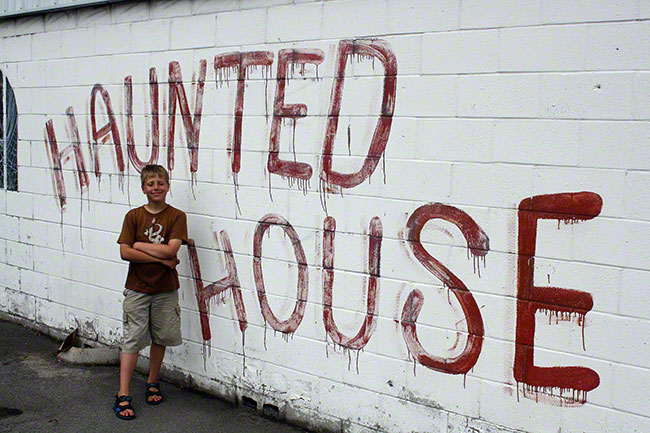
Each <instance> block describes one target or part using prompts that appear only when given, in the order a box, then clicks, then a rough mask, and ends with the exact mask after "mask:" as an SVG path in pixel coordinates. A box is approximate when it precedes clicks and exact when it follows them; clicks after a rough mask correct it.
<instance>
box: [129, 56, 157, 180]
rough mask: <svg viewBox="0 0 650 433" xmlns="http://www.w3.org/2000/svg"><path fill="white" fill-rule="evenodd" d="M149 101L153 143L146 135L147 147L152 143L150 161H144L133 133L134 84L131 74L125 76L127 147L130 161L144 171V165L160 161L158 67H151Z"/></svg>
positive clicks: (136, 167)
mask: <svg viewBox="0 0 650 433" xmlns="http://www.w3.org/2000/svg"><path fill="white" fill-rule="evenodd" d="M149 101H150V104H151V143H149V136H148V135H147V136H146V139H147V142H146V144H147V147H149V145H151V155H150V156H149V160H148V161H142V160H141V159H140V158H139V157H138V153H137V150H136V147H135V138H134V133H133V84H132V79H131V76H130V75H129V76H128V77H125V78H124V105H125V109H124V111H125V114H126V149H127V153H128V155H129V161H131V164H132V165H133V167H135V169H136V170H137V171H138V173H139V172H140V171H142V167H144V166H145V165H147V164H156V163H158V153H159V149H160V119H159V118H158V76H157V74H156V68H151V69H149Z"/></svg>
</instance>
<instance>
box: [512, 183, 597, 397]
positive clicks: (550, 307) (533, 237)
mask: <svg viewBox="0 0 650 433" xmlns="http://www.w3.org/2000/svg"><path fill="white" fill-rule="evenodd" d="M602 205H603V201H602V199H601V197H600V196H599V195H598V194H596V193H593V192H577V193H560V194H548V195H539V196H534V197H531V198H527V199H524V200H522V201H521V203H520V204H519V212H518V220H519V238H518V257H517V331H516V341H515V342H516V344H515V359H514V377H515V380H516V381H517V382H520V383H523V384H524V385H525V386H526V387H527V389H529V390H533V391H535V392H537V391H540V390H542V391H546V390H550V391H552V390H553V389H556V390H559V393H560V395H561V394H562V393H563V392H572V395H573V398H572V399H573V400H576V401H579V402H582V403H584V402H585V401H586V394H587V392H588V391H591V390H592V389H594V388H596V387H597V386H598V385H599V384H600V377H599V376H598V373H596V372H595V371H594V370H592V369H590V368H586V367H573V366H570V367H537V366H535V362H534V356H535V347H534V343H535V313H536V312H537V311H538V310H539V311H546V312H548V313H549V314H556V315H557V316H558V317H562V316H568V317H571V316H574V315H575V317H576V318H577V321H578V324H582V325H583V326H584V319H585V315H586V314H587V312H588V311H590V310H591V308H592V307H593V300H592V298H591V295H590V294H589V293H586V292H581V291H578V290H572V289H564V288H558V287H539V286H535V284H534V272H535V249H536V245H537V221H538V220H540V219H550V220H558V221H564V222H567V223H569V222H570V223H575V222H580V221H587V220H590V219H592V218H595V217H596V216H598V215H599V214H600V211H601V208H602ZM583 332H584V331H583Z"/></svg>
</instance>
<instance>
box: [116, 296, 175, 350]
mask: <svg viewBox="0 0 650 433" xmlns="http://www.w3.org/2000/svg"><path fill="white" fill-rule="evenodd" d="M122 308H123V310H124V316H123V331H124V343H123V344H122V352H124V353H138V352H139V351H140V350H142V349H144V348H145V347H146V346H148V345H150V344H151V343H152V342H153V343H156V344H159V345H161V346H178V345H180V344H181V343H182V342H183V339H182V336H181V307H180V306H179V305H178V290H173V291H171V292H165V293H159V294H157V295H147V294H145V293H140V292H136V291H135V290H131V289H124V303H123V305H122Z"/></svg>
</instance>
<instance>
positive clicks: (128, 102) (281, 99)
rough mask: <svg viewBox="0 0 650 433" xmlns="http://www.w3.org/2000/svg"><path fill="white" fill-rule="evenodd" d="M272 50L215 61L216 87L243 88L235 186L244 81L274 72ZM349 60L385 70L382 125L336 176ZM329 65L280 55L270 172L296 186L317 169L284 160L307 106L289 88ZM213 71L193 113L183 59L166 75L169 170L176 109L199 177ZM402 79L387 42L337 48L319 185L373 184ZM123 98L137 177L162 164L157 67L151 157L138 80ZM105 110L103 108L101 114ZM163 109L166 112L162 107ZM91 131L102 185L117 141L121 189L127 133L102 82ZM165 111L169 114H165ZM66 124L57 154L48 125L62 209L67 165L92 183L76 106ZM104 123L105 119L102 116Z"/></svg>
mask: <svg viewBox="0 0 650 433" xmlns="http://www.w3.org/2000/svg"><path fill="white" fill-rule="evenodd" d="M273 57H274V56H273V53H272V52H270V51H248V52H232V53H225V54H218V55H216V56H215V58H214V62H213V67H214V71H215V74H216V76H217V80H216V85H217V86H219V85H220V83H222V82H223V79H224V77H226V76H228V75H229V74H230V73H234V74H235V75H236V77H237V78H236V79H237V90H236V95H235V104H234V112H233V117H234V129H233V131H234V132H233V136H232V142H231V143H230V144H229V153H230V159H231V164H230V165H231V172H232V175H233V179H234V180H235V183H236V182H237V174H238V173H239V171H240V169H241V148H242V128H243V123H244V97H245V89H246V80H247V78H248V74H249V73H250V71H251V70H253V69H255V68H258V67H262V68H264V70H265V71H267V72H266V74H267V75H268V70H269V69H270V68H271V66H272V64H273V61H274V58H273ZM350 58H356V59H357V60H359V61H362V60H371V61H373V64H374V61H375V60H377V61H378V62H379V63H381V64H382V66H383V69H384V80H383V97H382V101H381V108H380V111H379V115H378V119H377V124H376V127H375V130H374V133H373V135H372V138H371V140H370V144H369V147H368V151H367V154H366V157H365V159H364V162H363V164H362V166H361V168H360V169H359V170H358V171H356V172H353V173H342V172H337V171H335V170H334V169H333V168H332V151H333V148H334V141H335V137H336V134H337V130H338V122H339V114H340V111H341V103H342V99H343V89H344V83H345V74H346V64H347V62H348V60H349V59H350ZM323 60H324V53H323V52H322V51H321V50H319V49H283V50H280V51H279V52H278V59H277V73H276V91H275V97H274V102H273V118H272V123H271V132H270V136H269V148H268V158H267V169H268V172H269V173H273V174H276V175H279V176H282V177H284V178H287V179H289V180H290V182H294V181H297V182H301V183H302V185H303V187H304V188H306V183H307V182H308V181H309V180H310V179H311V178H312V176H313V168H312V167H311V166H310V165H309V164H307V163H305V162H300V161H295V160H294V161H291V160H284V159H281V158H280V134H281V131H282V125H283V121H284V120H287V121H288V122H291V123H293V125H294V127H295V122H296V121H297V120H298V119H300V118H303V117H305V116H307V106H306V105H305V104H287V103H285V89H286V85H287V80H288V79H289V78H290V77H289V76H288V75H289V74H290V71H293V70H294V69H295V68H296V67H298V68H299V70H303V71H304V68H305V66H306V65H308V64H311V65H315V66H316V67H318V65H320V64H321V63H322V62H323ZM206 72H207V61H206V60H205V59H202V60H200V62H199V71H198V76H197V77H196V80H195V81H194V83H193V84H195V95H194V98H193V100H194V108H193V110H191V109H190V103H189V102H188V97H187V92H186V90H185V86H184V84H183V77H182V74H181V68H180V65H179V63H178V62H176V61H172V62H170V63H169V71H168V80H167V82H168V95H169V99H168V103H167V105H166V109H167V113H166V114H167V118H168V120H167V131H166V133H164V135H163V142H162V145H164V146H167V168H168V169H169V171H170V173H171V172H172V171H173V170H174V137H175V129H176V118H177V116H176V114H177V110H178V112H179V114H180V117H181V118H182V124H183V128H184V130H185V140H186V144H187V149H188V152H189V161H190V164H189V169H190V174H191V175H192V176H194V174H195V173H196V172H197V170H198V168H199V158H198V154H199V152H198V151H199V142H200V135H201V115H202V111H203V93H204V87H205V78H206ZM396 80H397V60H396V58H395V55H394V53H393V51H392V50H391V48H390V46H389V44H388V43H387V42H385V41H382V40H377V39H371V40H363V39H359V40H342V41H340V42H339V45H338V54H337V59H336V63H335V71H334V80H333V83H332V89H331V96H330V104H329V113H328V116H327V120H326V122H327V123H326V128H325V137H324V140H323V148H322V153H321V163H320V166H321V169H320V175H319V177H320V182H321V183H320V185H321V187H322V190H327V191H338V190H340V189H341V188H352V187H355V186H357V185H359V184H361V183H362V182H363V181H364V180H366V179H368V177H370V175H372V173H373V172H374V171H375V169H376V167H377V164H378V163H379V160H380V158H381V156H382V155H383V154H384V150H385V148H386V144H387V142H388V137H389V134H390V129H391V124H392V118H393V113H394V111H395V94H396ZM124 99H125V110H124V116H125V118H126V119H125V122H124V123H125V129H126V134H125V136H124V137H125V140H126V151H127V158H128V161H129V162H130V163H131V165H132V166H133V167H134V168H135V169H136V170H137V171H138V172H139V171H140V170H141V169H142V167H144V166H145V165H146V164H153V163H157V162H158V159H159V155H160V147H161V131H160V129H161V128H160V115H161V113H160V101H159V83H158V77H157V72H156V69H155V68H151V69H150V71H149V101H150V114H151V116H150V117H151V125H150V128H149V130H150V133H151V138H150V137H149V135H148V134H147V135H146V137H147V145H148V146H150V148H151V150H150V155H149V159H147V160H143V159H141V158H140V156H139V155H138V153H137V150H136V145H135V138H134V135H135V134H134V130H133V84H132V77H131V76H127V77H125V78H124ZM98 108H99V110H98ZM164 108H165V107H163V109H164ZM89 112H90V132H89V135H90V137H89V140H88V141H89V147H90V153H91V158H92V164H93V168H94V174H95V176H96V178H97V179H98V180H99V179H100V177H101V174H102V171H101V163H100V158H99V148H98V146H99V145H101V144H107V143H112V144H113V147H114V155H115V159H116V166H117V171H118V174H119V175H120V185H122V176H123V174H124V173H125V171H126V164H127V162H125V157H124V152H123V145H122V136H121V134H120V130H119V126H118V122H117V120H116V116H115V112H114V110H113V103H112V99H111V96H110V94H109V92H108V91H107V90H106V89H105V88H104V87H103V86H102V85H101V84H96V85H95V86H94V87H93V88H92V91H91V93H90V107H89ZM99 112H103V113H105V118H106V123H105V124H103V125H100V124H98V113H99ZM163 114H164V113H163ZM66 115H67V119H68V124H67V130H68V131H69V134H70V144H69V145H68V146H66V147H65V148H63V149H59V146H58V142H57V137H56V134H55V131H54V125H53V122H52V120H48V121H47V122H46V124H45V141H46V148H47V151H48V156H49V159H50V166H51V167H52V170H53V174H54V175H53V186H54V190H55V194H56V195H57V197H58V201H59V205H60V206H61V208H62V209H63V208H64V207H65V205H66V200H67V197H66V188H65V181H64V177H63V172H62V166H63V163H65V162H66V161H68V160H70V159H71V158H72V157H74V159H75V164H76V173H77V177H78V179H77V181H78V186H79V188H80V189H81V190H82V191H83V188H84V187H87V186H88V185H89V182H90V179H89V176H88V173H87V171H86V161H85V160H84V155H83V152H82V148H81V140H80V136H79V129H78V127H77V122H76V120H75V114H74V111H73V109H72V107H69V108H68V109H67V110H66ZM102 118H103V117H102Z"/></svg>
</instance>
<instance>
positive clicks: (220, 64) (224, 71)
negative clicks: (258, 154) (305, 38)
mask: <svg viewBox="0 0 650 433" xmlns="http://www.w3.org/2000/svg"><path fill="white" fill-rule="evenodd" d="M272 64H273V53H272V52H270V51H246V52H233V53H226V54H218V55H216V56H215V57H214V72H215V74H216V75H217V83H216V84H217V86H219V85H220V84H221V83H223V81H224V80H225V79H227V78H228V74H229V72H230V71H234V72H235V73H236V74H237V95H236V96H235V112H234V117H235V128H234V134H233V142H232V150H231V151H232V171H233V173H239V170H240V168H241V140H242V126H243V123H244V93H245V90H246V79H247V76H248V74H249V73H250V70H251V69H255V68H257V67H258V66H261V67H264V68H265V70H266V69H268V68H270V67H271V65H272Z"/></svg>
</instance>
